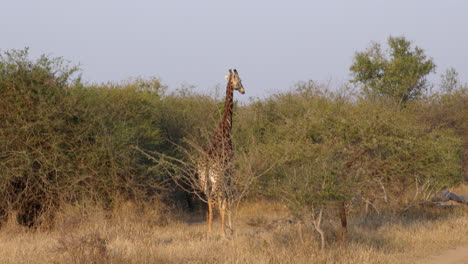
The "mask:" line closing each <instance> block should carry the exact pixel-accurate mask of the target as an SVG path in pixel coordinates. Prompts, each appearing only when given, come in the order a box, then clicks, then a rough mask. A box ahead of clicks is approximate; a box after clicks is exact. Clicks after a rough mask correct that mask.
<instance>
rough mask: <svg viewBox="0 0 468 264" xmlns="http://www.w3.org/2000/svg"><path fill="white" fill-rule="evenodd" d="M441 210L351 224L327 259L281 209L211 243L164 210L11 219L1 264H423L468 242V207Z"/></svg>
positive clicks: (198, 224)
mask: <svg viewBox="0 0 468 264" xmlns="http://www.w3.org/2000/svg"><path fill="white" fill-rule="evenodd" d="M440 210H442V209H434V208H433V209H421V208H415V210H413V211H412V212H410V213H409V214H408V215H406V216H401V217H388V216H387V217H367V218H358V217H354V218H353V217H351V218H350V233H349V243H348V247H347V248H340V247H339V246H338V245H337V244H336V243H334V242H333V236H330V237H329V241H328V242H329V243H328V247H327V249H326V250H325V251H323V252H321V251H320V250H319V245H318V241H317V238H316V237H315V236H314V235H313V232H311V231H309V230H304V228H301V227H300V225H299V224H297V223H295V222H288V221H280V220H281V219H289V218H290V216H288V214H287V210H285V208H283V207H282V206H281V205H278V204H272V203H267V202H257V203H250V204H249V205H247V206H244V207H243V208H241V210H240V212H239V214H238V218H237V221H236V223H238V225H237V232H236V233H235V234H234V235H233V236H231V237H230V238H229V239H221V238H220V237H218V236H216V235H214V236H212V237H210V238H207V237H206V235H205V229H206V227H205V225H204V222H203V221H202V219H201V218H200V217H199V218H190V217H189V216H187V215H185V216H184V215H178V216H175V215H172V216H171V218H168V217H166V216H164V212H163V211H164V209H163V208H156V207H153V208H151V209H148V208H143V207H140V206H137V205H135V204H132V203H123V204H122V205H121V206H120V207H119V208H117V209H115V210H114V211H113V212H111V213H104V211H103V210H99V209H96V208H95V207H89V208H87V207H86V206H83V205H81V206H70V207H68V208H64V209H62V210H61V211H60V212H58V214H57V218H56V219H57V222H56V223H55V227H54V228H53V229H49V230H48V229H45V228H43V229H41V228H39V229H37V230H34V231H32V230H27V229H25V228H22V227H19V226H18V225H17V224H15V223H14V221H13V220H10V221H9V222H8V223H7V224H6V225H4V226H3V227H2V229H1V230H0V263H28V264H29V263H416V262H418V261H420V260H421V259H423V258H424V257H427V256H428V255H430V254H435V253H437V252H440V251H442V250H445V249H448V248H451V247H454V246H456V245H460V244H467V243H468V218H467V210H466V208H460V209H455V210H451V211H450V212H449V213H445V212H441V211H440ZM441 215H443V216H441ZM444 215H445V216H444ZM171 219H172V220H171ZM173 219H178V220H173ZM329 228H331V230H330V229H329V231H333V230H332V226H330V227H329ZM214 230H215V231H217V229H216V226H215V229H214ZM331 233H333V232H331Z"/></svg>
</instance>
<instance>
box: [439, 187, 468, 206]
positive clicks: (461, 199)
mask: <svg viewBox="0 0 468 264" xmlns="http://www.w3.org/2000/svg"><path fill="white" fill-rule="evenodd" d="M432 201H433V202H448V201H454V202H457V203H461V204H468V195H458V194H455V193H452V192H450V191H448V190H446V191H444V192H442V193H441V195H440V196H439V197H436V198H434V199H432Z"/></svg>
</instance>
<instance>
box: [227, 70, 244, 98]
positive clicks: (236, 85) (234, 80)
mask: <svg viewBox="0 0 468 264" xmlns="http://www.w3.org/2000/svg"><path fill="white" fill-rule="evenodd" d="M226 80H227V81H228V82H229V81H231V86H232V89H234V90H237V91H239V93H241V94H244V93H245V90H244V86H243V85H242V80H241V79H240V77H239V73H237V70H236V69H234V73H233V72H232V70H229V76H226Z"/></svg>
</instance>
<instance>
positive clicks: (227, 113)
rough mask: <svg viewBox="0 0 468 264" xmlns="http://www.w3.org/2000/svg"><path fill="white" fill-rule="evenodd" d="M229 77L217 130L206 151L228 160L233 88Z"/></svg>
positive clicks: (230, 140) (230, 150)
mask: <svg viewBox="0 0 468 264" xmlns="http://www.w3.org/2000/svg"><path fill="white" fill-rule="evenodd" d="M231 78H232V77H230V78H229V80H228V84H227V86H226V99H225V101H224V114H223V118H222V119H221V122H219V126H218V130H217V131H216V134H215V136H214V139H213V142H212V144H211V145H210V147H209V151H208V152H209V154H210V155H221V156H222V157H223V159H225V161H228V160H229V159H230V157H231V154H232V153H231V152H232V139H231V129H232V112H233V104H234V103H233V95H234V90H233V88H232V85H231Z"/></svg>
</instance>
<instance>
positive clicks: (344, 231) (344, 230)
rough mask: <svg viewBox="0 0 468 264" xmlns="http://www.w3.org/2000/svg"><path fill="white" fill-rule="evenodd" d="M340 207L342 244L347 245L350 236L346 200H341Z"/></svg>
mask: <svg viewBox="0 0 468 264" xmlns="http://www.w3.org/2000/svg"><path fill="white" fill-rule="evenodd" d="M339 207H340V208H339V209H340V220H341V241H340V243H341V245H342V246H346V240H347V238H348V220H347V217H346V207H345V202H344V201H341V202H339Z"/></svg>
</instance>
